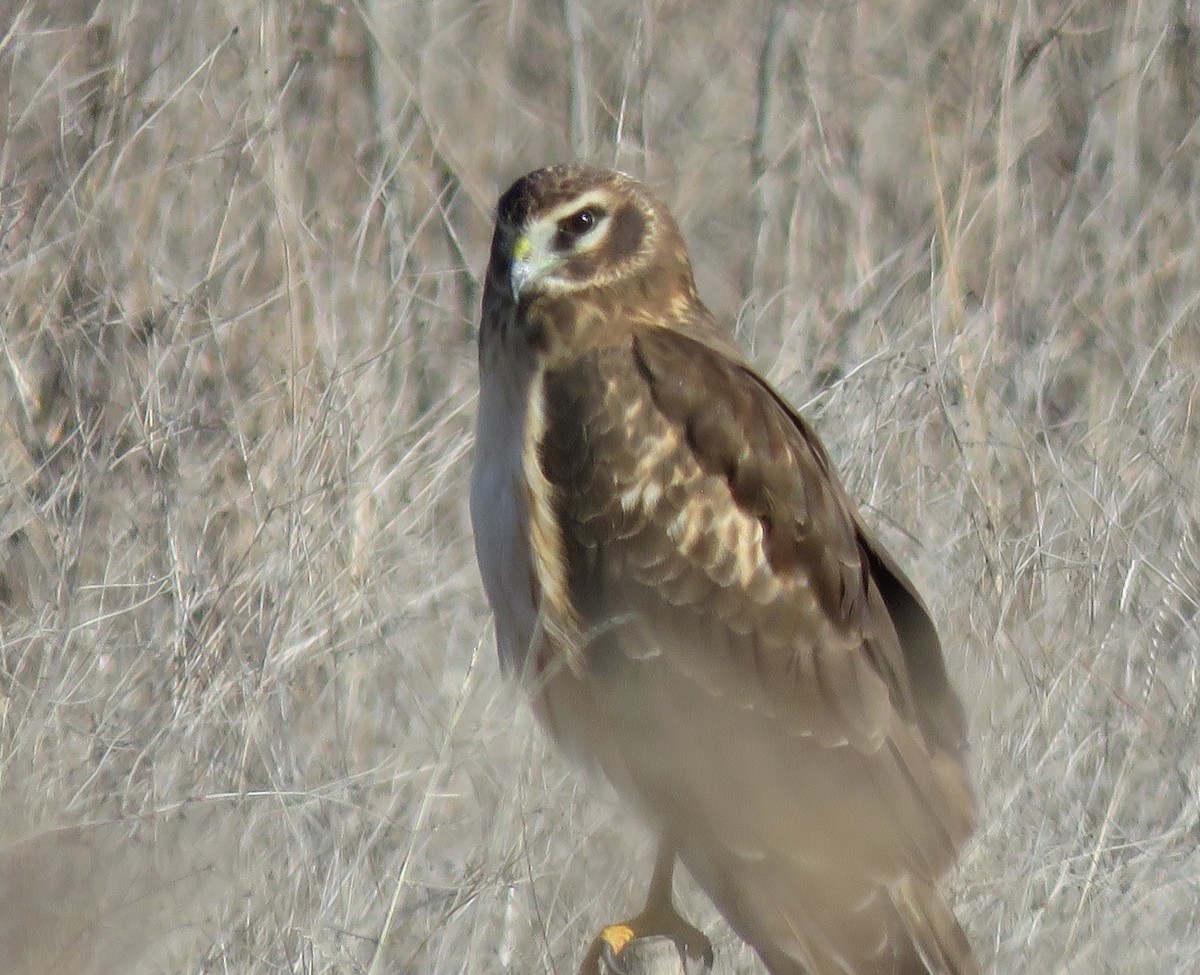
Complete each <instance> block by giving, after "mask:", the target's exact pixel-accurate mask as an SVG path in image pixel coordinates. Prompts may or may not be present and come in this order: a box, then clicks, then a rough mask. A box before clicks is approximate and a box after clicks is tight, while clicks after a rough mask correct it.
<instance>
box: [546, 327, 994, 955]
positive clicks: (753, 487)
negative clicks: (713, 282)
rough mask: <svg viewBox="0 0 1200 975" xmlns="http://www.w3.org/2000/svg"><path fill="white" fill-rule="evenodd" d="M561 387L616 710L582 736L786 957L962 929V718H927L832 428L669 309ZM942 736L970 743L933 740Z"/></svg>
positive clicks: (560, 380) (596, 657)
mask: <svg viewBox="0 0 1200 975" xmlns="http://www.w3.org/2000/svg"><path fill="white" fill-rule="evenodd" d="M544 389H545V396H546V405H545V408H544V410H545V436H544V439H543V441H542V445H541V458H542V462H543V465H544V470H545V474H546V477H547V479H548V480H549V482H550V483H551V484H552V485H554V487H555V488H556V490H557V491H558V492H559V493H558V511H559V519H560V523H561V525H562V526H563V542H564V545H565V550H566V558H567V566H568V572H569V577H570V578H569V584H568V587H569V590H570V592H571V594H572V600H573V602H574V604H575V607H576V611H577V613H578V615H579V616H580V617H581V619H582V621H583V627H584V634H585V635H584V639H585V644H586V659H587V666H588V668H589V673H588V679H589V680H590V681H591V683H592V694H593V696H594V700H595V710H596V714H597V716H598V717H597V718H596V720H598V721H603V722H604V724H605V725H606V726H607V728H606V729H605V730H598V729H592V730H588V726H587V725H586V724H584V725H581V726H580V727H581V728H582V729H583V730H582V731H580V730H579V729H576V732H575V733H581V734H583V735H585V736H587V735H591V736H592V741H590V742H587V741H585V742H576V743H574V747H575V748H576V749H578V750H582V751H584V752H591V753H594V754H597V755H598V756H599V760H600V762H601V764H602V765H604V767H605V770H606V772H607V773H608V775H609V776H610V777H611V778H613V780H614V781H615V782H616V783H617V784H618V787H623V788H624V789H625V790H626V791H628V792H630V793H632V794H634V795H635V796H637V797H639V798H640V801H641V802H642V803H643V805H644V806H646V807H648V811H649V812H650V813H651V815H652V816H653V817H654V818H655V819H659V820H663V821H665V822H667V823H668V824H670V823H672V822H676V823H686V824H688V830H689V831H690V833H691V835H690V836H689V837H687V838H685V839H683V840H682V841H681V854H682V856H683V857H684V859H685V861H686V862H687V863H688V865H689V867H690V868H691V869H692V871H693V873H694V874H695V875H696V876H697V877H698V879H700V881H701V883H702V884H703V885H704V886H705V887H706V889H708V890H709V892H710V893H711V894H712V896H713V897H714V899H715V900H716V901H717V903H718V906H720V907H721V909H722V911H723V912H724V913H725V914H726V915H727V917H729V919H730V921H731V923H733V925H734V926H735V928H737V929H738V930H739V931H740V932H741V933H742V934H743V936H745V937H746V938H747V940H748V941H750V943H752V944H755V945H756V946H759V947H760V951H763V949H764V947H765V948H766V953H765V954H764V957H765V958H767V960H768V963H769V964H772V963H773V964H774V965H775V966H776V967H775V968H773V971H776V972H789V971H792V970H794V969H793V968H791V967H787V966H788V965H789V964H790V965H792V966H794V965H799V964H805V965H807V966H808V967H809V968H810V969H811V971H812V972H814V973H824V972H826V971H835V970H837V968H836V964H837V962H836V958H837V957H843V958H844V959H850V960H851V961H852V962H853V964H855V965H858V966H860V967H857V968H851V969H850V970H851V971H860V970H861V971H864V972H865V971H881V972H882V971H887V970H889V969H888V968H886V967H880V966H882V965H883V963H884V962H887V963H888V964H890V963H891V961H895V962H896V963H897V964H899V963H900V962H902V961H903V959H902V958H900V957H897V958H895V959H891V961H888V960H887V959H886V958H883V957H880V958H875V962H876V967H870V968H868V967H865V966H867V965H868V964H869V963H870V960H871V958H874V957H875V955H874V953H875V952H877V951H882V950H885V949H883V948H882V947H881V946H883V945H887V946H888V947H887V949H886V950H889V951H900V952H903V951H904V950H907V948H908V947H910V946H911V944H912V943H913V942H918V943H919V942H920V940H922V938H921V936H919V935H914V933H913V930H914V929H917V930H918V931H919V929H920V928H921V927H922V925H927V926H928V925H932V927H933V928H936V929H938V933H940V934H941V935H942V937H934V936H933V934H934V933H933V932H926V934H925V937H927V938H930V939H931V940H929V942H928V943H929V945H931V946H933V948H936V947H937V946H938V945H941V944H943V943H948V944H955V943H956V941H955V937H954V936H953V935H954V933H955V932H956V931H957V924H956V922H954V921H953V918H952V916H950V915H949V912H948V910H947V909H946V908H945V907H944V906H943V905H942V904H941V902H940V901H939V900H938V898H937V895H936V893H934V892H933V891H932V881H933V880H934V879H936V878H937V877H939V876H940V875H941V874H942V873H944V872H945V870H946V869H948V867H949V865H950V864H951V862H952V860H953V856H954V854H955V852H956V850H957V848H958V847H959V846H960V845H961V843H962V842H963V840H964V839H965V837H966V835H967V834H968V833H969V831H970V828H971V820H972V805H971V798H970V793H969V789H968V786H967V783H966V781H965V778H964V777H963V773H962V770H961V767H960V766H959V764H958V762H957V761H956V759H957V748H958V747H961V741H960V740H959V739H956V738H955V734H956V733H958V731H960V729H958V730H956V729H954V728H952V727H949V726H947V727H946V728H938V729H933V730H932V734H931V736H930V738H929V739H928V740H927V739H926V737H925V736H924V735H923V734H922V730H921V728H920V725H921V715H920V714H919V713H918V712H917V708H916V705H915V703H914V694H913V690H912V688H911V686H910V681H909V674H908V668H907V665H906V662H905V659H904V653H903V650H902V649H901V646H900V644H899V641H898V639H897V636H896V631H895V628H894V626H893V623H892V620H891V617H890V615H889V613H888V610H887V608H886V606H885V604H884V601H883V597H882V595H881V594H880V592H879V589H878V587H877V586H876V585H875V583H874V581H873V578H872V571H873V567H874V564H875V561H876V560H878V559H880V558H882V559H888V557H887V556H886V555H883V556H876V557H875V558H874V559H873V558H872V555H871V552H872V549H871V548H869V546H870V544H871V543H870V542H868V541H866V540H865V539H864V537H863V535H862V534H861V528H860V526H859V524H858V521H857V518H856V516H855V514H854V513H853V509H852V507H851V506H850V504H849V501H848V499H847V498H846V497H845V495H844V492H843V491H842V489H841V488H840V487H839V486H838V485H837V483H836V480H835V479H834V478H833V476H832V472H831V471H830V468H829V463H828V460H827V459H826V457H825V455H824V451H823V450H822V449H821V447H820V445H819V443H817V441H815V439H813V438H812V436H811V434H809V433H808V431H807V429H806V428H805V427H804V426H803V424H802V423H800V422H799V421H798V420H797V418H796V417H795V416H794V414H792V413H791V411H790V410H788V409H787V408H786V407H785V406H783V405H782V404H781V403H780V402H779V401H778V399H777V398H776V397H775V395H774V394H773V392H772V391H771V390H770V389H769V387H767V386H766V385H765V384H764V383H762V381H761V380H759V379H758V378H757V377H755V376H754V375H753V374H752V373H750V372H749V371H748V370H746V368H745V367H744V366H743V365H741V364H740V363H739V362H731V361H730V360H729V359H727V358H726V357H724V356H723V355H722V354H720V353H719V352H717V351H715V350H713V349H711V348H709V347H707V346H706V345H704V344H703V343H702V342H699V341H696V340H694V339H691V338H688V337H687V336H684V335H681V334H680V333H678V332H675V331H670V330H665V329H644V330H640V331H638V332H637V333H636V334H634V335H632V336H631V337H630V338H629V340H628V342H627V343H623V344H622V345H620V346H619V347H614V348H609V349H606V350H600V351H596V352H593V353H590V354H588V355H586V356H583V357H581V358H579V359H577V360H576V361H575V362H574V363H573V364H572V365H571V367H569V368H566V369H562V370H552V371H548V372H547V373H546V375H545V377H544ZM880 551H881V550H880ZM888 564H890V560H888ZM892 598H893V599H898V598H899V597H898V596H897V595H896V594H895V593H893V594H892ZM939 660H940V658H939ZM548 692H549V693H551V694H552V693H553V688H548ZM945 693H946V694H947V695H949V697H948V700H949V702H950V703H949V706H948V708H946V709H945V710H946V711H947V713H949V714H952V715H956V714H957V703H956V702H955V701H954V699H953V695H952V693H951V692H950V690H949V687H948V685H947V686H946V687H945ZM606 736H608V738H607V739H606ZM612 736H616V738H617V739H618V740H617V741H616V742H614V741H613V740H611V739H612ZM622 738H623V739H624V740H623V741H621V739H622ZM942 738H945V739H946V741H947V742H948V743H953V742H957V745H956V746H955V749H954V750H953V751H952V752H948V753H947V754H944V755H942V754H935V755H931V751H934V752H939V751H940V749H938V748H933V747H931V745H930V744H929V742H930V741H932V742H938V741H939V740H940V739H942ZM647 743H652V745H653V747H652V748H647V747H646V744H647ZM589 746H590V747H589ZM779 851H791V852H793V853H794V854H795V856H796V857H798V862H795V863H790V864H789V863H787V862H786V858H785V860H784V861H783V862H780V861H777V860H773V859H772V856H773V855H774V854H777V853H778V852H779ZM797 874H798V875H799V877H800V878H801V879H800V881H799V882H797ZM804 891H808V892H809V894H808V895H807V896H806V895H805V894H804V893H803V892H804ZM900 891H909V895H908V897H907V899H905V898H904V897H901V896H900V893H899V892H900ZM912 891H918V892H923V896H916V895H914V894H912ZM865 903H869V904H870V905H871V906H872V907H873V908H874V909H873V910H864V909H863V905H864V904H865ZM913 903H916V904H918V905H919V906H920V909H919V910H917V911H915V912H914V911H913V910H911V909H910V908H911V905H912V904H913ZM797 919H803V920H797ZM797 924H802V925H804V926H805V929H804V930H791V929H792V928H793V927H795V926H796V925H797ZM947 928H950V929H952V930H951V931H950V933H949V934H947V933H946V930H945V929H947ZM839 933H840V934H841V943H840V944H839V943H838V941H839V939H838V935H839ZM957 937H958V938H961V935H960V934H959V935H957ZM946 938H949V941H946ZM822 945H826V946H827V947H828V950H829V951H830V952H831V954H830V955H829V957H828V958H826V959H825V960H824V961H822V960H821V952H822V951H823V950H825V949H823V948H822V947H821V946H822ZM770 946H775V947H774V948H772V947H770ZM931 950H932V949H931ZM771 951H782V952H783V954H782V955H781V956H780V957H778V958H775V959H772V958H770V957H767V956H768V955H769V954H770V952H771ZM839 953H840V954H839ZM856 955H862V956H863V957H856ZM967 957H968V959H969V952H968V955H967ZM789 959H790V962H789ZM796 970H798V969H796ZM912 970H913V971H918V970H923V969H912ZM935 970H937V969H935ZM946 970H947V971H964V972H966V971H971V970H972V969H970V968H968V967H966V963H964V964H963V966H962V967H960V968H948V969H946Z"/></svg>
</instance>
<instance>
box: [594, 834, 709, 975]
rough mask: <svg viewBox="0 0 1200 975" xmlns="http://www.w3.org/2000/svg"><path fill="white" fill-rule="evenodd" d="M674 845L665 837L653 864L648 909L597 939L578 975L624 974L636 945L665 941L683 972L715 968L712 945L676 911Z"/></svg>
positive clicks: (620, 923) (613, 926) (611, 925)
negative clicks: (632, 946) (624, 958)
mask: <svg viewBox="0 0 1200 975" xmlns="http://www.w3.org/2000/svg"><path fill="white" fill-rule="evenodd" d="M674 872H675V844H674V843H673V842H671V840H670V838H669V837H663V839H662V840H661V841H660V843H659V846H658V857H657V859H656V860H655V861H654V876H653V877H651V878H650V891H649V893H648V894H647V896H646V906H645V907H644V908H642V911H641V913H640V914H638V915H637V916H636V917H632V918H630V919H629V920H628V921H620V922H618V923H616V924H610V925H608V926H607V927H606V928H604V930H602V931H601V932H600V934H599V935H597V936H596V940H595V941H593V942H592V946H591V948H590V949H589V950H588V953H587V955H586V956H585V957H584V960H583V965H582V966H580V969H579V975H609V973H615V972H623V971H625V970H626V968H625V966H623V965H622V964H621V955H622V952H624V951H625V949H626V948H627V947H628V946H629V945H630V943H631V942H633V941H641V940H643V939H665V940H668V941H670V942H671V943H673V944H674V946H675V948H676V949H677V950H678V952H679V961H680V963H681V968H680V970H681V971H687V972H689V973H690V972H707V971H708V970H709V969H710V968H711V967H712V962H713V950H712V942H711V941H709V940H708V938H707V937H705V935H704V932H702V931H701V930H700V929H699V928H697V927H695V926H694V925H692V924H689V923H688V922H687V921H685V920H684V919H683V917H682V916H681V915H680V913H679V912H678V911H677V910H676V909H675V899H674V883H673V878H674Z"/></svg>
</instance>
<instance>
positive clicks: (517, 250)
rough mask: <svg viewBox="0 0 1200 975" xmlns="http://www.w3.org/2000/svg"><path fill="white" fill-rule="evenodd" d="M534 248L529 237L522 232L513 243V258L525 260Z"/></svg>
mask: <svg viewBox="0 0 1200 975" xmlns="http://www.w3.org/2000/svg"><path fill="white" fill-rule="evenodd" d="M531 250H533V245H532V244H531V243H529V238H528V237H526V236H525V235H524V234H522V235H521V236H520V237H518V238H517V240H516V243H515V244H513V251H512V253H513V260H515V261H523V260H525V258H527V257H528V256H529V252H530V251H531Z"/></svg>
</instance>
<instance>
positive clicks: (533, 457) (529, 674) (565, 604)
mask: <svg viewBox="0 0 1200 975" xmlns="http://www.w3.org/2000/svg"><path fill="white" fill-rule="evenodd" d="M544 428H545V416H544V398H543V383H542V373H541V371H540V370H539V369H537V368H536V367H534V366H533V365H526V364H522V363H520V362H519V361H515V360H514V359H512V358H504V357H501V358H499V359H498V360H497V361H496V362H494V363H493V364H492V367H491V368H490V369H488V370H487V372H486V373H485V374H484V376H483V378H482V380H481V385H480V393H479V414H478V417H477V420H476V431H475V462H474V469H473V471H472V475H471V523H472V528H473V529H474V534H475V552H476V556H477V558H478V560H479V571H480V575H481V576H482V577H483V588H484V592H485V593H486V594H487V598H488V603H489V604H490V605H491V608H492V613H493V615H494V616H495V620H496V646H497V650H498V651H499V654H500V661H501V664H502V665H503V667H504V669H505V670H506V671H507V672H509V673H513V672H515V673H517V674H520V675H522V676H523V677H525V678H527V679H530V678H534V679H536V677H537V673H538V672H539V671H540V670H541V669H542V668H543V665H544V661H542V660H541V659H539V657H538V654H539V652H540V650H541V649H542V646H543V644H545V642H546V641H545V639H544V638H545V636H546V634H547V632H549V633H550V634H561V632H562V631H563V621H564V620H566V619H567V618H569V617H570V609H569V597H568V595H567V581H566V570H565V567H564V562H563V556H562V539H561V532H560V527H559V525H558V521H557V517H556V515H555V512H554V496H553V492H552V489H551V487H550V485H549V484H548V483H547V481H546V478H545V475H544V474H543V472H542V469H541V464H540V462H539V457H538V444H539V442H540V441H541V438H542V434H543V431H544Z"/></svg>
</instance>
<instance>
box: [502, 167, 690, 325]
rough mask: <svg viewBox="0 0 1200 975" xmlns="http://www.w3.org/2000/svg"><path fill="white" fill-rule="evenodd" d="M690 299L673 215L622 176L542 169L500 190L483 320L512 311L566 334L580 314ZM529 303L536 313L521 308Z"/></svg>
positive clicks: (607, 314) (665, 307)
mask: <svg viewBox="0 0 1200 975" xmlns="http://www.w3.org/2000/svg"><path fill="white" fill-rule="evenodd" d="M697 300H698V299H696V292H695V284H694V282H693V278H692V270H691V264H690V262H689V260H688V256H687V249H686V248H685V246H684V243H683V238H682V236H681V234H680V232H679V228H678V226H677V225H676V223H675V220H674V218H673V217H672V216H671V214H670V211H669V210H668V209H667V207H666V206H665V205H664V204H663V203H662V202H661V201H660V200H658V199H657V198H655V197H654V195H653V194H651V192H650V191H649V190H648V189H647V188H646V187H645V186H644V185H643V184H642V183H640V182H638V181H637V180H635V179H633V178H632V177H630V176H626V175H625V174H623V173H618V172H614V171H611V170H605V169H594V168H591V167H587V166H577V165H570V166H551V167H548V168H545V169H538V170H534V171H533V172H531V173H528V174H526V175H525V176H522V177H521V178H520V179H518V180H517V181H516V182H515V183H513V185H512V186H511V187H509V189H508V190H507V191H506V192H505V193H504V194H503V195H502V196H501V197H500V201H499V203H498V205H497V207H496V230H495V234H494V236H493V238H492V251H491V259H490V263H489V266H488V274H487V285H486V289H485V295H484V307H485V314H484V320H485V327H486V323H487V322H488V321H489V320H495V321H497V322H499V321H508V320H512V319H513V316H514V315H515V316H516V319H518V320H519V321H520V322H521V323H522V324H523V325H528V326H530V330H531V331H537V332H538V333H539V335H541V337H543V338H545V337H547V336H545V335H544V334H543V333H544V330H545V329H546V328H553V327H554V326H562V327H560V328H555V330H556V331H559V332H570V333H572V334H574V333H575V332H577V331H578V330H577V329H573V328H569V327H566V326H567V319H569V320H570V321H571V322H572V323H575V324H578V323H579V316H580V315H582V314H584V313H585V312H587V313H589V316H590V317H591V318H600V317H602V318H603V319H604V320H605V321H607V322H616V321H626V320H627V316H626V315H623V314H621V312H624V311H627V310H628V309H631V308H637V309H638V311H639V312H640V313H641V314H642V315H643V316H650V315H655V316H658V317H659V318H662V319H665V318H669V317H671V315H672V309H673V308H681V307H683V306H685V305H689V304H691V303H693V302H696V301H697ZM534 306H538V308H539V309H540V312H541V314H534V313H531V312H532V309H533V308H534ZM489 310H490V311H489ZM547 316H548V317H547Z"/></svg>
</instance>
